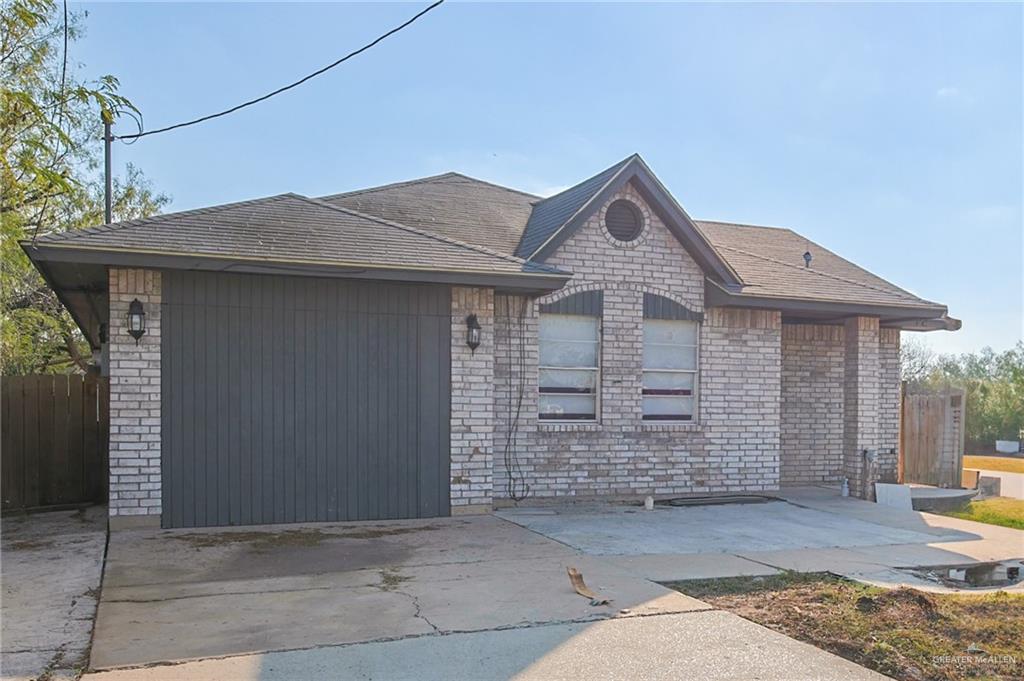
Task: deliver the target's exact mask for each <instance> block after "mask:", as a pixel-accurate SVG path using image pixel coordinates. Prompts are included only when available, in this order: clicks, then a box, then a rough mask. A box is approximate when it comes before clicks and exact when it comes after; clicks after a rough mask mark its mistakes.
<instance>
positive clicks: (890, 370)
mask: <svg viewBox="0 0 1024 681" xmlns="http://www.w3.org/2000/svg"><path fill="white" fill-rule="evenodd" d="M878 364H879V404H878V420H879V432H878V448H879V467H880V474H881V475H882V477H883V479H885V480H893V481H894V480H895V479H896V475H897V471H896V469H897V467H898V465H899V461H898V459H899V445H900V442H899V441H900V407H901V390H900V331H899V329H879V334H878Z"/></svg>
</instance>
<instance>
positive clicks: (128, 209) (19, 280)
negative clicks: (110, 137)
mask: <svg viewBox="0 0 1024 681" xmlns="http://www.w3.org/2000/svg"><path fill="white" fill-rule="evenodd" d="M83 16H84V15H83V14H80V13H72V14H70V15H69V16H68V25H67V38H68V42H69V44H73V42H74V40H75V39H77V38H79V37H80V36H81V21H82V18H83ZM64 31H65V26H64V15H63V11H62V9H61V7H59V6H58V4H57V3H56V2H54V0H7V1H5V2H4V3H2V4H0V83H2V84H3V85H2V89H0V150H2V152H3V153H2V155H0V189H2V191H0V314H2V327H0V364H2V369H3V373H5V374H19V373H44V372H65V371H74V370H79V371H81V370H84V369H85V367H86V364H87V360H88V357H89V349H88V347H87V345H86V344H85V342H84V340H83V338H82V336H81V333H80V332H79V331H78V329H77V327H76V326H75V324H74V322H73V321H72V320H71V317H70V315H68V313H67V311H66V310H65V309H64V308H63V306H61V305H60V303H59V302H58V301H57V299H56V296H55V295H54V294H53V292H52V291H50V290H49V288H48V287H47V286H46V284H45V283H44V282H43V279H42V277H41V276H40V275H39V273H38V272H37V271H36V269H35V268H34V267H33V266H32V264H31V263H30V262H29V260H28V258H27V257H26V256H25V254H24V252H23V251H22V249H21V246H20V244H19V241H20V240H22V239H31V238H33V237H34V236H36V235H38V234H42V233H46V232H51V231H65V230H69V229H79V228H82V227H88V226H91V225H96V224H100V223H102V222H103V185H102V177H101V176H100V173H99V172H98V169H99V165H100V160H101V158H102V143H101V132H102V120H101V118H100V116H101V115H102V116H105V117H110V119H111V120H114V119H115V118H117V117H118V116H121V115H127V116H130V117H135V116H136V115H137V113H138V112H137V110H136V109H135V107H133V106H132V104H131V102H129V101H128V100H127V99H126V98H125V97H123V96H122V95H120V94H119V93H118V82H117V79H116V78H114V77H113V76H103V77H101V78H99V79H98V80H96V81H89V82H85V81H82V80H81V79H79V78H78V77H77V75H76V73H75V69H74V68H73V65H72V64H71V63H70V61H69V59H68V57H67V55H66V54H65V51H64ZM113 199H114V200H113V204H114V206H113V207H114V219H115V220H124V219H131V218H136V217H143V216H146V215H152V214H153V213H156V212H158V211H159V210H160V208H161V207H162V206H163V205H165V204H166V203H167V201H168V199H167V197H165V196H163V195H160V194H156V193H154V192H153V190H152V189H151V188H150V186H149V185H148V183H147V182H146V181H145V178H144V177H143V176H142V173H141V172H140V171H139V170H138V169H137V168H134V167H132V166H130V165H129V166H128V167H127V169H126V172H125V174H124V177H123V179H120V180H119V181H117V182H115V186H114V196H113Z"/></svg>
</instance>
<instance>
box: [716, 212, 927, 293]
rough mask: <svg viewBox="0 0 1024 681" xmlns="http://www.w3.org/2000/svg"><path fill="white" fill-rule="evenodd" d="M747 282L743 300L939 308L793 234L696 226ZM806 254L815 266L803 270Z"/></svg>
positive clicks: (722, 225) (741, 227) (742, 227)
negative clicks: (806, 301) (750, 298)
mask: <svg viewBox="0 0 1024 681" xmlns="http://www.w3.org/2000/svg"><path fill="white" fill-rule="evenodd" d="M696 225H697V227H698V229H700V230H701V231H702V232H703V233H704V235H705V236H706V237H707V239H708V241H710V242H711V245H712V246H713V247H714V248H715V250H717V251H718V252H719V253H721V255H722V257H723V258H725V260H726V261H728V263H729V264H730V265H731V266H732V267H733V269H734V270H736V272H737V273H738V274H739V275H740V277H741V278H742V279H743V281H744V283H745V286H744V287H743V290H742V293H743V295H754V296H762V297H772V298H798V299H806V300H828V301H835V302H856V303H866V304H877V305H910V306H936V305H937V303H933V302H930V301H927V300H923V299H921V298H919V297H917V296H915V295H914V294H913V293H910V292H909V291H905V290H904V289H901V288H900V287H898V286H895V285H894V284H891V283H889V282H888V281H886V280H885V279H882V278H881V277H879V276H876V275H874V274H872V273H871V272H868V271H867V270H865V269H864V268H862V267H858V266H857V265H854V264H853V263H852V262H850V261H848V260H845V259H844V258H841V257H839V256H838V255H836V254H835V253H833V252H832V251H829V250H828V249H826V248H823V247H822V246H819V245H818V244H816V243H814V242H812V241H810V240H809V239H807V238H805V237H803V236H801V235H799V234H797V233H796V232H794V231H793V230H791V229H784V228H778V227H758V226H754V225H739V224H733V223H727V222H713V221H708V220H697V221H696ZM804 251H809V252H810V253H811V256H812V259H811V265H810V267H806V266H805V264H804V259H803V254H804Z"/></svg>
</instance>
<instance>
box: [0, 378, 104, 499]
mask: <svg viewBox="0 0 1024 681" xmlns="http://www.w3.org/2000/svg"><path fill="white" fill-rule="evenodd" d="M106 383H107V382H106V379H98V378H95V377H91V376H90V377H84V376H68V375H43V376H5V377H3V379H2V385H3V389H2V393H0V400H2V401H3V404H2V419H3V421H2V423H0V430H2V436H0V447H2V449H0V478H2V484H0V491H2V499H0V502H2V504H0V505H2V507H3V509H4V510H12V509H24V508H39V507H47V506H61V505H67V504H81V503H92V502H102V501H105V500H106V488H107V485H106V469H107V434H108V432H109V426H108V424H107V422H106V420H107V414H108V413H109V412H108V410H107V404H106V400H107V395H108V391H107V388H106Z"/></svg>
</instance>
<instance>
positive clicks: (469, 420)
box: [23, 156, 960, 527]
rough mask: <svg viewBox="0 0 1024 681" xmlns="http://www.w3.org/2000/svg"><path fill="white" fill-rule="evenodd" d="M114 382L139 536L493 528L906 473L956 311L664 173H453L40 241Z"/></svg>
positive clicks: (43, 260) (121, 479)
mask: <svg viewBox="0 0 1024 681" xmlns="http://www.w3.org/2000/svg"><path fill="white" fill-rule="evenodd" d="M23 247H24V249H25V250H26V252H27V253H28V254H29V256H30V257H31V259H32V261H33V262H34V263H35V265H36V266H37V267H38V268H39V270H40V271H41V272H42V273H43V275H44V276H45V277H46V279H47V281H48V282H49V284H50V285H51V286H52V287H53V289H54V290H55V291H56V292H57V294H58V295H59V297H60V299H61V300H62V301H63V303H64V305H66V306H67V308H68V310H69V311H70V312H71V314H72V315H73V316H74V318H75V320H76V322H77V323H78V325H79V326H80V327H81V329H82V331H83V333H84V334H85V336H86V338H88V339H89V342H90V343H91V345H92V347H93V348H94V351H95V356H96V357H97V360H98V362H99V363H100V364H101V365H102V366H103V370H104V371H105V372H109V376H110V514H111V516H112V518H111V524H112V526H114V527H117V526H126V525H132V524H156V523H161V524H162V525H163V526H164V527H192V526H216V525H238V524H243V525H244V524H255V523H270V522H297V521H319V520H324V521H326V520H360V519H384V518H411V517H432V516H444V515H449V514H455V513H467V512H484V511H487V510H489V509H491V508H492V507H493V506H494V505H500V504H507V503H510V502H511V501H513V500H520V499H524V498H525V499H528V500H529V502H530V503H534V502H543V501H545V500H567V499H588V498H638V497H643V496H646V495H654V496H656V497H672V496H684V495H704V494H715V493H736V492H767V491H771V490H775V489H778V488H779V487H780V486H781V485H790V484H805V483H822V482H825V483H836V482H837V481H839V480H841V479H843V478H846V479H847V480H848V481H849V484H850V487H851V490H852V492H853V493H854V494H857V495H860V496H866V495H867V494H869V489H870V482H871V481H872V480H875V479H879V478H889V477H892V476H893V475H894V474H895V467H896V456H897V455H896V447H897V439H898V427H899V412H898V410H899V400H900V384H899V367H898V352H899V333H900V330H901V329H902V330H917V331H928V330H936V329H947V330H955V329H956V328H959V325H960V323H959V321H957V320H955V319H952V318H950V317H948V316H947V314H946V308H945V306H943V305H940V304H938V303H933V302H929V301H927V300H923V299H921V298H918V297H917V296H915V295H913V294H911V293H909V292H907V291H905V290H903V289H901V288H899V287H897V286H895V285H893V284H891V283H889V282H887V281H885V280H883V279H881V278H879V277H877V276H875V275H873V274H871V273H869V272H867V271H866V270H864V269H862V268H860V267H858V266H856V265H854V264H853V263H851V262H848V261H847V260H844V259H843V258H841V257H839V256H837V255H835V254H834V253H831V252H830V251H828V250H826V249H825V248H823V247H821V246H818V245H817V244H814V243H811V242H809V241H808V240H807V239H806V238H804V237H802V236H800V235H798V234H796V233H794V232H792V231H790V230H788V229H777V228H768V227H754V226H748V225H737V224H727V223H720V222H705V221H695V220H693V219H691V218H690V217H689V216H688V215H687V214H686V212H685V211H684V210H683V208H682V207H681V206H680V205H679V203H677V202H676V200H675V199H674V198H673V196H672V195H671V194H670V193H669V191H668V190H667V189H666V188H665V187H664V186H663V185H662V184H661V183H660V182H659V181H658V179H657V178H656V177H655V176H654V174H653V173H652V172H651V170H650V169H649V168H648V166H647V165H646V164H645V163H644V161H643V160H642V159H641V158H640V157H639V156H631V157H629V158H627V159H625V160H623V161H622V162H620V163H617V164H615V165H614V166H612V167H610V168H608V169H607V170H604V171H603V172H601V173H599V174H597V175H595V176H594V177H591V178H589V179H587V180H584V181H583V182H581V183H579V184H577V185H575V186H574V187H572V188H570V189H567V190H565V191H563V192H561V193H559V194H556V195H554V196H551V197H548V198H541V197H537V196H533V195H530V194H527V193H524V192H520V191H517V190H514V189H509V188H506V187H501V186H497V185H494V184H490V183H487V182H482V181H480V180H475V179H473V178H469V177H466V176H464V175H459V174H456V173H446V174H444V175H438V176H435V177H427V178H422V179H418V180H412V181H409V182H400V183H397V184H391V185H386V186H382V187H373V188H370V189H363V190H360V191H353V192H347V193H343V194H336V195H332V196H324V197H320V198H307V197H304V196H299V195H296V194H282V195H279V196H272V197H268V198H264V199H257V200H253V201H244V202H241V203H233V204H228V205H222V206H213V207H210V208H203V209H199V210H192V211H187V212H181V213H172V214H168V215H161V216H157V217H153V218H148V219H142V220H133V221H130V222H123V223H118V224H112V225H104V226H100V227H94V228H91V229H85V230H81V231H75V232H67V233H60V234H51V235H47V236H43V237H41V238H39V239H37V240H36V241H35V242H34V243H27V242H26V243H25V244H23Z"/></svg>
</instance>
